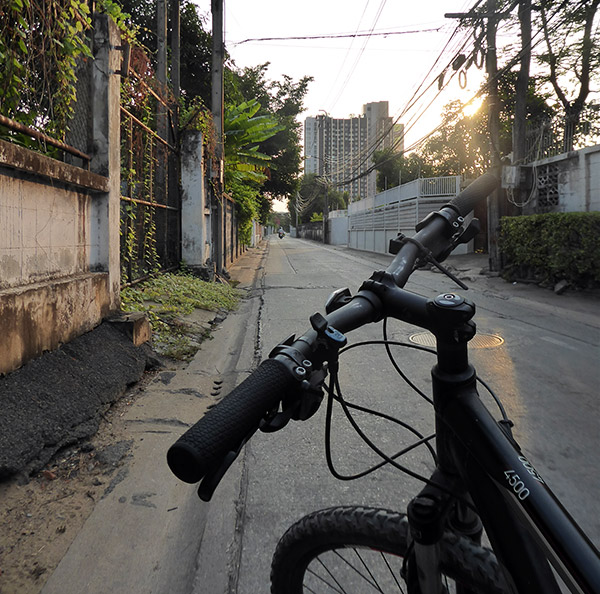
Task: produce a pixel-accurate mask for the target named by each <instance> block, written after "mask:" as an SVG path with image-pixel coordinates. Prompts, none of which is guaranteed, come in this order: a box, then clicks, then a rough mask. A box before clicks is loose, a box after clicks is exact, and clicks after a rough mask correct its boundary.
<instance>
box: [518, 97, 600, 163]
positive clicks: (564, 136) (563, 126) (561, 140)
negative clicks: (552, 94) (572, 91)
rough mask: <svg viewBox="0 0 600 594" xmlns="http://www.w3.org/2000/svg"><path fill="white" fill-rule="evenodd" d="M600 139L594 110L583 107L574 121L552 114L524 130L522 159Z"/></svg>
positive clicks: (546, 155)
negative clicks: (549, 117)
mask: <svg viewBox="0 0 600 594" xmlns="http://www.w3.org/2000/svg"><path fill="white" fill-rule="evenodd" d="M599 142H600V124H599V123H598V113H597V112H596V111H594V110H592V109H591V108H590V109H587V110H584V111H583V112H582V113H581V116H580V118H579V120H578V121H577V122H574V121H572V119H570V118H569V117H567V116H564V115H563V116H562V117H556V118H554V119H553V120H548V121H546V122H544V123H543V124H541V125H537V126H535V127H533V126H532V127H529V128H528V130H527V145H526V146H527V152H526V155H527V156H526V158H525V161H526V163H531V162H533V161H538V160H540V159H547V158H549V157H555V156H556V155H561V154H563V153H567V152H569V151H571V150H577V149H580V148H583V147H585V146H592V145H594V144H598V143H599Z"/></svg>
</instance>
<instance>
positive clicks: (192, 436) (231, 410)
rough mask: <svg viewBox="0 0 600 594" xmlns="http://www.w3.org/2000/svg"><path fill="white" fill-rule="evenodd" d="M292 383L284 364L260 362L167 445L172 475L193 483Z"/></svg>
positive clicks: (233, 444) (219, 459) (247, 432)
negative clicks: (174, 440) (249, 373)
mask: <svg viewBox="0 0 600 594" xmlns="http://www.w3.org/2000/svg"><path fill="white" fill-rule="evenodd" d="M294 385H298V381H297V380H296V379H295V378H294V376H293V375H292V372H291V371H290V370H289V368H288V367H286V365H285V364H284V363H282V362H281V361H278V360H277V359H266V360H265V361H263V362H262V363H261V364H260V365H259V367H258V368H257V369H256V371H254V373H252V375H250V376H248V377H247V378H246V379H245V380H244V381H243V382H242V383H241V384H240V385H239V386H237V387H236V388H234V390H233V391H232V392H230V393H229V394H228V395H227V396H225V398H223V400H221V401H220V402H219V403H217V404H216V405H215V406H214V408H211V409H210V410H209V411H208V412H207V413H206V415H205V416H204V417H202V418H201V419H200V420H199V421H198V422H197V423H196V424H195V425H194V426H193V427H191V428H190V429H188V430H187V431H186V432H185V433H184V434H183V435H182V436H181V437H180V438H179V439H178V440H177V441H176V442H175V443H174V444H173V445H172V446H171V447H170V448H169V451H168V452H167V462H168V464H169V468H170V469H171V471H172V472H173V474H174V475H175V476H176V477H177V478H179V479H181V480H182V481H185V482H186V483H197V482H198V481H199V480H200V479H201V478H202V477H203V476H204V475H205V474H206V473H207V472H208V471H209V470H211V469H212V468H213V467H214V466H215V465H216V464H218V463H220V462H221V460H222V459H223V456H225V455H226V454H227V453H228V452H230V451H233V450H236V449H237V448H238V447H239V446H240V444H241V442H242V440H243V439H244V438H246V437H247V435H248V434H249V433H250V432H251V431H252V430H254V429H255V428H256V427H257V426H258V423H259V422H260V420H261V419H262V418H263V416H264V415H265V414H266V413H267V412H268V411H269V410H271V409H273V408H275V407H276V406H278V405H279V402H280V401H281V400H282V397H283V396H284V395H285V393H286V391H287V390H289V389H290V388H292V387H293V386H294Z"/></svg>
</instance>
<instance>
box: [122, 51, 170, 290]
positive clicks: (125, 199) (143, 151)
mask: <svg viewBox="0 0 600 594" xmlns="http://www.w3.org/2000/svg"><path fill="white" fill-rule="evenodd" d="M131 56H132V57H131V62H130V64H129V69H128V73H129V76H128V77H127V79H126V80H125V81H124V84H123V85H122V88H123V92H122V98H121V277H122V281H123V282H125V283H131V282H135V281H136V280H139V279H142V278H145V277H146V276H147V275H148V274H150V273H152V272H156V271H159V270H163V271H164V270H169V269H171V268H174V267H176V266H178V265H179V262H180V261H181V252H180V243H181V242H180V234H181V218H180V211H181V200H180V195H179V181H178V180H179V173H178V172H179V166H178V159H179V157H178V151H177V149H176V130H175V121H176V118H175V113H174V111H173V108H172V105H173V103H172V101H170V99H169V96H168V94H167V93H166V92H162V93H161V92H160V91H159V90H158V89H159V85H158V84H157V83H156V81H155V79H154V78H153V77H152V76H151V73H152V70H151V66H150V61H149V59H148V57H147V56H146V55H145V54H144V52H143V51H142V50H141V49H139V48H132V53H131ZM149 73H150V76H149Z"/></svg>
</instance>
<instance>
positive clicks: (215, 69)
mask: <svg viewBox="0 0 600 594" xmlns="http://www.w3.org/2000/svg"><path fill="white" fill-rule="evenodd" d="M211 11H212V94H211V110H212V118H213V125H214V128H215V158H214V161H213V162H212V163H211V178H212V189H211V194H212V201H211V202H212V204H211V206H212V231H213V233H212V236H213V260H214V263H215V266H216V269H217V272H218V273H219V274H220V273H222V272H223V271H224V268H225V266H224V264H225V263H224V258H225V245H224V239H225V232H224V229H223V224H224V223H223V221H224V217H223V208H224V198H223V58H224V54H225V51H224V46H223V0H212V2H211Z"/></svg>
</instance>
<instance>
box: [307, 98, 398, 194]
mask: <svg viewBox="0 0 600 594" xmlns="http://www.w3.org/2000/svg"><path fill="white" fill-rule="evenodd" d="M388 109H389V107H388V102H387V101H378V102H376V103H367V104H366V105H363V113H362V115H359V116H350V117H349V118H340V119H338V118H332V117H330V116H328V115H318V116H316V117H308V118H306V120H305V121H304V173H306V174H308V173H314V174H316V175H320V176H323V177H324V178H325V179H326V180H327V182H328V183H330V184H332V185H333V186H334V187H336V189H338V190H339V191H341V192H348V193H349V195H350V200H351V201H352V202H354V201H356V200H360V199H362V198H366V197H367V196H372V195H375V181H376V175H377V172H375V171H372V172H370V173H367V171H368V169H369V168H370V167H371V166H372V165H373V162H372V156H373V152H374V151H376V150H382V149H385V148H391V147H394V148H395V150H397V151H402V150H403V148H404V139H403V131H404V127H403V125H402V124H395V125H394V123H393V121H392V118H391V117H389V115H388Z"/></svg>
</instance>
